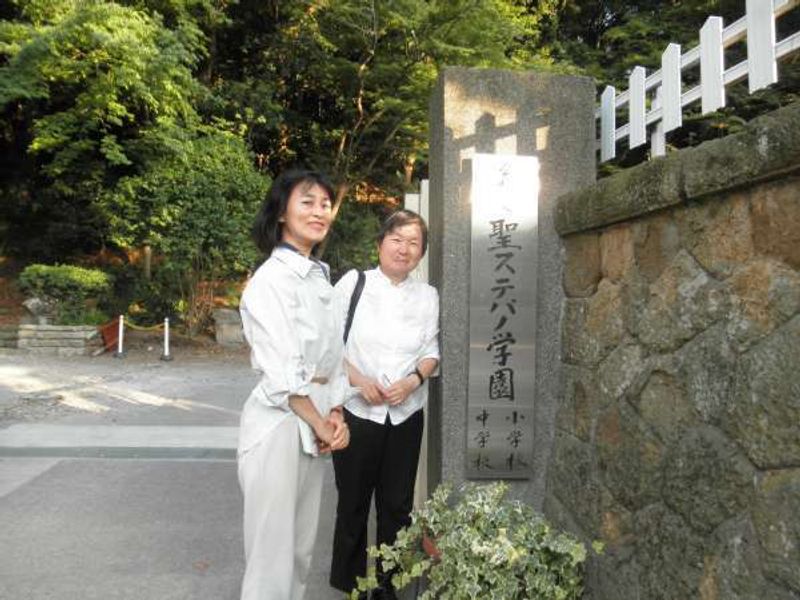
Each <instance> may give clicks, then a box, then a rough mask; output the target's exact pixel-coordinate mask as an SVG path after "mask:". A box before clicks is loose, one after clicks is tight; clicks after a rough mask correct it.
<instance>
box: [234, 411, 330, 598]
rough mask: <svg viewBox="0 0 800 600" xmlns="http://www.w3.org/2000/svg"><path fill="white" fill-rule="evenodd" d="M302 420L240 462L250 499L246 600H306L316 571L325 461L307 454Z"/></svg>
mask: <svg viewBox="0 0 800 600" xmlns="http://www.w3.org/2000/svg"><path fill="white" fill-rule="evenodd" d="M297 420H298V417H297V416H295V415H290V416H289V417H288V418H286V419H284V420H283V422H281V423H280V424H279V425H278V426H277V427H275V429H273V430H272V431H271V432H270V433H269V435H267V436H266V437H265V439H264V440H262V441H261V442H260V443H259V444H257V445H256V446H255V447H253V448H252V449H250V450H249V451H248V452H246V453H245V454H244V455H242V456H240V457H239V464H238V468H239V469H238V470H239V485H241V487H242V493H243V495H244V554H245V560H246V561H247V564H246V567H245V573H244V580H243V581H242V600H302V598H303V594H304V593H305V589H306V582H307V580H308V573H309V570H310V568H311V557H312V553H313V550H314V540H315V538H316V535H317V525H318V522H319V508H320V500H321V496H322V480H323V474H324V462H323V460H321V459H319V458H313V457H311V456H309V455H308V454H305V453H304V452H303V451H302V448H301V445H300V433H299V429H298V421H297Z"/></svg>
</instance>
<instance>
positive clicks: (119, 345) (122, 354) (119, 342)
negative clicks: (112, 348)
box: [114, 315, 125, 358]
mask: <svg viewBox="0 0 800 600" xmlns="http://www.w3.org/2000/svg"><path fill="white" fill-rule="evenodd" d="M118 327H119V329H118V330H117V352H116V353H115V354H114V358H124V357H125V352H124V351H123V345H122V337H123V335H124V333H125V316H124V315H120V316H119V324H118Z"/></svg>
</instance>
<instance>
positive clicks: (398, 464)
mask: <svg viewBox="0 0 800 600" xmlns="http://www.w3.org/2000/svg"><path fill="white" fill-rule="evenodd" d="M344 417H345V420H346V421H347V425H348V426H349V428H350V444H349V445H348V446H347V448H345V449H344V450H340V451H338V452H334V453H333V468H334V472H335V474H336V488H337V490H338V491H339V502H338V504H337V506H336V529H335V531H334V534H333V559H332V561H331V577H330V583H331V585H332V586H333V587H335V588H337V589H339V590H342V591H345V592H349V591H350V590H352V589H353V588H354V587H355V585H356V576H360V577H363V576H365V575H366V573H367V518H368V517H369V508H370V503H371V501H372V494H373V493H374V494H375V509H376V511H377V525H378V526H377V538H378V539H377V543H378V544H383V543H386V544H391V543H393V542H394V540H395V537H396V536H397V532H398V531H399V530H400V529H402V528H403V527H405V526H407V525H409V524H410V523H411V517H410V513H411V509H412V507H413V503H414V481H415V479H416V475H417V463H418V462H419V450H420V444H421V443H422V428H423V414H422V409H420V410H418V411H417V412H415V413H414V414H413V415H411V416H410V417H409V418H408V419H406V420H405V421H404V422H402V423H400V424H399V425H392V424H391V422H390V421H389V416H388V415H387V416H386V422H385V423H384V424H382V425H381V424H378V423H375V422H374V421H370V420H368V419H361V418H359V417H356V416H355V415H353V414H352V413H350V412H349V411H347V410H345V411H344Z"/></svg>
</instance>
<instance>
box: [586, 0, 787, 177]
mask: <svg viewBox="0 0 800 600" xmlns="http://www.w3.org/2000/svg"><path fill="white" fill-rule="evenodd" d="M798 5H800V0H747V6H746V13H747V14H746V15H745V16H744V17H742V18H741V19H739V20H738V21H736V22H734V23H731V24H730V25H728V26H727V27H723V23H722V18H721V17H709V18H708V19H707V20H706V22H705V24H704V25H703V27H702V29H701V30H700V45H699V46H696V47H694V48H692V49H691V50H689V51H688V52H686V53H685V54H681V47H680V44H670V45H669V46H667V49H666V50H665V51H664V53H663V55H662V57H661V69H659V70H658V71H655V72H654V73H652V74H650V75H649V76H647V75H646V71H645V68H644V67H641V66H637V67H634V69H633V70H632V71H631V74H630V77H629V79H628V91H626V92H623V93H621V94H619V95H617V92H616V90H615V89H614V87H612V86H608V87H606V88H605V90H604V91H603V94H602V95H601V98H600V108H599V109H598V110H597V112H596V113H595V117H596V118H597V119H598V120H599V121H600V139H599V140H598V146H599V148H600V161H601V162H605V161H607V160H610V159H612V158H614V156H616V143H617V141H619V140H621V139H624V138H628V146H629V147H630V148H636V147H638V146H641V145H642V144H644V143H646V141H647V130H648V127H650V129H651V134H650V144H651V147H650V150H651V155H652V156H663V155H664V154H665V153H666V144H665V138H664V136H665V134H666V133H667V132H669V131H672V130H673V129H677V128H678V127H680V126H681V124H682V122H683V108H684V107H686V106H689V105H690V104H692V103H694V102H697V101H698V100H700V101H701V102H702V105H701V106H702V112H703V114H706V113H710V112H714V111H715V110H717V109H719V108H722V107H724V106H725V87H726V86H728V85H731V84H733V83H735V82H737V81H741V80H742V79H744V78H745V77H746V78H747V80H748V84H749V87H750V92H751V93H752V92H754V91H755V90H759V89H761V88H765V87H767V86H768V85H771V84H773V83H775V82H776V81H778V67H777V61H778V59H779V58H781V57H783V56H786V55H787V54H790V53H791V52H794V51H795V50H797V49H800V31H797V32H794V33H793V34H791V35H789V36H788V37H786V38H784V39H783V40H781V41H780V42H778V43H776V41H775V21H776V19H778V18H779V17H781V16H782V15H784V14H786V13H787V12H789V11H790V10H792V9H793V8H795V7H796V6H798ZM744 39H747V60H744V61H742V62H740V63H739V64H737V65H734V66H732V67H730V68H728V69H726V68H725V60H724V51H725V48H728V47H729V46H732V45H733V44H735V43H737V42H740V41H742V40H744ZM698 63H700V84H699V85H697V86H696V87H693V88H691V89H689V90H686V91H684V90H683V83H682V77H681V75H682V73H683V71H686V70H687V69H691V68H693V67H696V66H697V64H698ZM648 94H652V96H651V100H652V101H651V103H650V107H649V110H648V106H647V100H648ZM625 105H627V106H628V115H629V116H628V123H626V124H625V125H623V126H622V127H619V128H617V123H616V116H617V110H618V109H620V108H623V107H624V106H625Z"/></svg>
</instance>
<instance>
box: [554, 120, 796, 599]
mask: <svg viewBox="0 0 800 600" xmlns="http://www.w3.org/2000/svg"><path fill="white" fill-rule="evenodd" d="M557 210H558V217H557V228H558V231H559V233H560V234H561V235H562V236H564V237H563V239H564V243H565V269H564V279H563V287H564V291H565V294H566V300H565V303H564V306H563V313H562V362H563V367H564V371H563V372H564V380H563V390H564V395H563V399H562V404H561V406H560V408H559V411H558V415H557V420H556V438H555V442H554V448H553V454H552V458H551V461H550V465H549V470H548V485H547V492H546V498H545V511H546V513H547V514H548V516H549V517H550V518H551V519H553V520H554V521H556V522H557V523H558V524H560V525H561V526H564V527H566V528H567V529H570V530H572V531H574V532H576V533H578V534H579V535H581V536H582V537H583V538H584V539H586V540H592V539H599V540H602V541H604V542H605V543H606V544H607V549H606V551H605V554H604V555H603V556H601V557H599V558H596V559H593V560H592V562H591V565H590V568H589V572H588V577H587V585H588V594H587V596H588V597H590V598H602V599H608V600H624V599H628V598H630V599H633V598H637V599H639V598H642V599H647V600H653V599H657V598H674V599H676V600H677V599H681V600H684V599H687V598H702V599H704V600H710V599H716V598H719V599H724V600H731V599H739V598H740V599H745V598H747V599H752V598H763V599H765V600H766V599H787V600H788V599H790V598H795V599H796V598H800V314H799V311H800V105H796V106H791V107H786V108H783V109H781V110H779V111H776V112H775V113H772V114H771V115H767V116H766V117H762V118H760V119H758V120H756V121H753V122H752V123H750V124H749V125H748V126H747V128H746V130H745V131H744V132H742V133H740V134H737V135H735V136H731V137H728V138H725V139H722V140H717V141H714V142H709V143H706V144H704V145H702V146H699V147H697V148H693V149H687V150H682V151H680V152H676V153H673V154H672V155H670V156H668V157H666V158H663V159H658V160H655V161H652V162H651V163H648V164H646V165H642V166H639V167H636V168H634V169H630V170H628V171H626V172H623V173H621V174H619V175H616V176H614V177H611V178H608V179H605V180H602V181H601V182H599V183H597V184H595V185H594V186H592V187H590V188H588V189H584V190H581V191H580V192H577V193H573V194H569V195H567V196H563V197H561V198H560V199H559V201H558V209H557Z"/></svg>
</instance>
